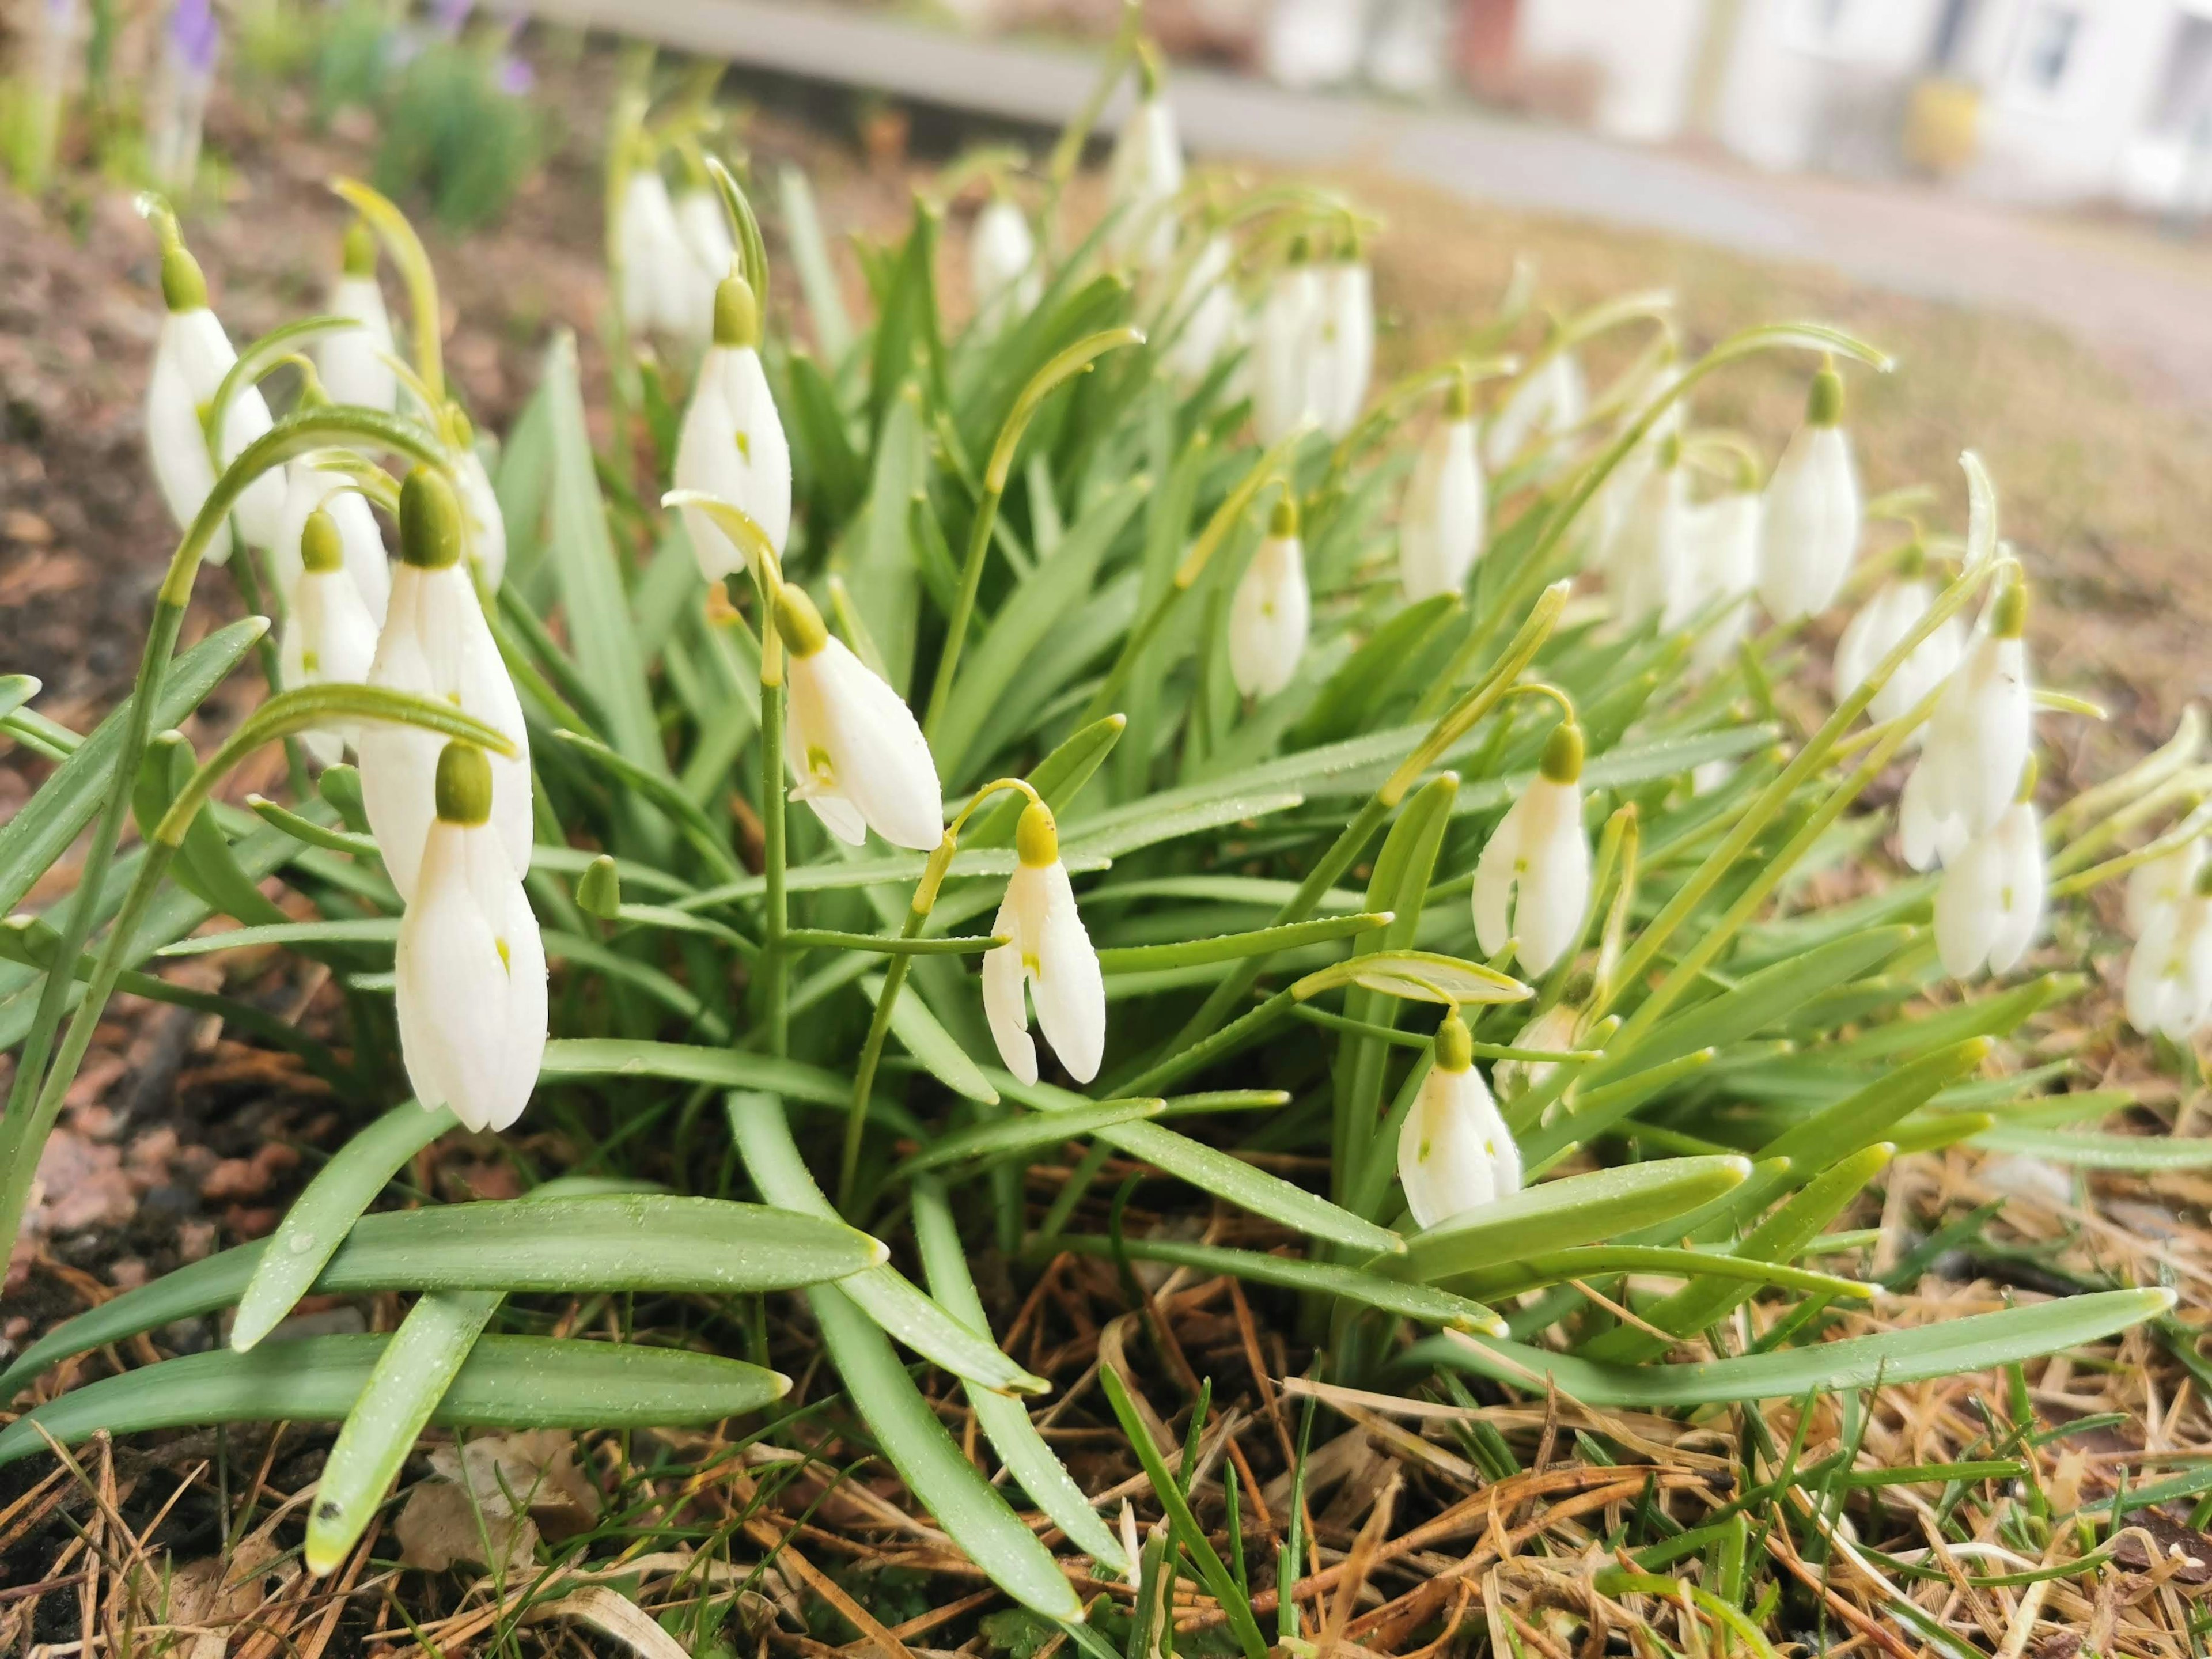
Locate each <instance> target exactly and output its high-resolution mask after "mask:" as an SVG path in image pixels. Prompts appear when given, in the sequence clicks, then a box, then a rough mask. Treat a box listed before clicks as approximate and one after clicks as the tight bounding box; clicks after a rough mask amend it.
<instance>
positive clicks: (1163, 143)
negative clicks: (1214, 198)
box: [1106, 94, 1183, 270]
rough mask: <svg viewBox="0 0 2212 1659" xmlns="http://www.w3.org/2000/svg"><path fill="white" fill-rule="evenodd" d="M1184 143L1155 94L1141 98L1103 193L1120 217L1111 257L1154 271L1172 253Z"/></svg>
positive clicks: (1124, 131) (1111, 243)
mask: <svg viewBox="0 0 2212 1659" xmlns="http://www.w3.org/2000/svg"><path fill="white" fill-rule="evenodd" d="M1182 176H1183V167H1182V137H1181V136H1180V134H1179V133H1178V132H1177V131H1176V118H1175V112H1174V110H1173V109H1171V108H1170V106H1169V105H1168V102H1167V100H1165V99H1164V98H1162V97H1159V96H1158V95H1157V94H1154V95H1152V96H1148V97H1144V98H1140V99H1139V100H1138V101H1137V106H1136V107H1135V108H1134V109H1133V110H1132V111H1130V112H1129V118H1128V119H1127V121H1126V122H1124V123H1123V124H1122V127H1121V131H1120V132H1119V133H1118V134H1116V135H1115V140H1114V155H1113V159H1112V160H1111V161H1109V163H1108V165H1107V172H1106V189H1107V193H1108V197H1109V199H1110V200H1111V201H1112V203H1113V204H1114V206H1115V208H1116V209H1118V210H1120V212H1121V217H1120V218H1119V219H1117V220H1116V221H1115V225H1114V228H1113V230H1112V232H1111V234H1109V238H1108V242H1109V246H1111V247H1112V249H1113V250H1114V252H1116V253H1118V254H1121V255H1124V256H1129V257H1133V258H1135V259H1136V260H1137V261H1138V263H1139V264H1142V265H1144V266H1146V268H1148V269H1150V270H1158V269H1159V268H1160V267H1161V266H1163V265H1164V264H1167V262H1168V260H1169V258H1170V257H1171V256H1172V255H1173V254H1174V252H1175V243H1176V220H1175V214H1174V211H1173V208H1174V204H1175V198H1176V195H1177V193H1178V192H1180V191H1182Z"/></svg>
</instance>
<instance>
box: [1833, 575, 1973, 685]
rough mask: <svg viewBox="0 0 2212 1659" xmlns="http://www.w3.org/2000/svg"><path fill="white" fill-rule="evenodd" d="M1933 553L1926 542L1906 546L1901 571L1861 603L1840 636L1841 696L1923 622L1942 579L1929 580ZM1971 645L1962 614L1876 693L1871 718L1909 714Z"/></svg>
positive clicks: (1837, 669) (1838, 674) (1838, 672)
mask: <svg viewBox="0 0 2212 1659" xmlns="http://www.w3.org/2000/svg"><path fill="white" fill-rule="evenodd" d="M1927 568H1928V556H1927V554H1926V553H1925V552H1924V551H1923V550H1922V548H1921V546H1920V544H1919V543H1917V542H1915V543H1913V544H1911V546H1910V547H1908V548H1906V549H1905V552H1904V554H1903V555H1902V556H1900V557H1899V560H1898V563H1897V569H1896V572H1895V574H1893V575H1891V576H1890V578H1889V579H1888V580H1887V581H1885V582H1883V583H1882V585H1881V586H1880V587H1878V588H1876V589H1875V592H1874V597H1873V598H1872V599H1869V600H1868V601H1867V602H1866V604H1865V605H1863V606H1861V607H1860V609H1859V613H1858V615H1857V616H1856V617H1852V618H1851V620H1850V623H1849V625H1848V626H1846V627H1845V628H1844V636H1843V638H1841V639H1840V640H1838V641H1836V667H1835V689H1836V696H1837V698H1838V701H1840V700H1842V699H1843V698H1844V697H1848V696H1850V694H1851V693H1852V692H1854V691H1856V690H1858V689H1859V687H1861V686H1862V685H1863V684H1866V682H1867V677H1868V676H1869V675H1870V674H1872V673H1873V672H1874V671H1875V669H1876V668H1877V667H1879V666H1880V665H1881V659H1883V658H1884V657H1887V655H1888V654H1889V653H1891V652H1892V651H1893V650H1895V649H1896V648H1897V647H1899V645H1901V644H1903V643H1904V641H1905V635H1908V634H1910V633H1911V632H1912V630H1913V629H1916V628H1917V627H1918V626H1919V625H1920V619H1921V618H1922V617H1924V616H1926V615H1927V614H1928V607H1929V605H1933V604H1935V603H1936V585H1935V584H1934V583H1933V582H1931V581H1929V580H1928V576H1927ZM1965 650H1966V626H1965V624H1964V623H1961V622H1960V620H1959V619H1958V618H1957V617H1951V618H1949V619H1948V620H1947V621H1946V622H1944V623H1942V626H1941V627H1939V628H1937V629H1936V631H1935V632H1934V633H1932V634H1930V635H1929V636H1928V637H1927V638H1926V639H1924V640H1923V641H1921V642H1920V643H1919V645H1918V646H1917V647H1915V648H1914V650H1913V653H1912V654H1911V656H1909V657H1907V658H1906V659H1905V661H1904V663H1903V664H1902V665H1900V666H1899V669H1898V671H1897V672H1896V673H1894V674H1893V675H1891V676H1890V678H1889V684H1887V685H1885V686H1883V687H1882V688H1881V690H1879V691H1877V692H1875V694H1874V701H1873V702H1870V703H1869V704H1868V705H1867V714H1868V717H1869V719H1871V720H1896V719H1897V718H1898V717H1899V716H1900V715H1903V714H1909V713H1910V712H1911V710H1912V708H1913V707H1914V706H1915V705H1916V704H1917V703H1918V702H1919V701H1920V700H1921V698H1923V697H1924V696H1927V695H1928V694H1929V692H1930V691H1932V690H1935V689H1936V687H1937V686H1939V685H1941V684H1942V683H1943V682H1944V681H1945V680H1946V679H1948V678H1950V674H1951V671H1952V670H1953V669H1954V668H1956V667H1957V666H1958V665H1959V658H1960V655H1961V654H1962V653H1964V652H1965Z"/></svg>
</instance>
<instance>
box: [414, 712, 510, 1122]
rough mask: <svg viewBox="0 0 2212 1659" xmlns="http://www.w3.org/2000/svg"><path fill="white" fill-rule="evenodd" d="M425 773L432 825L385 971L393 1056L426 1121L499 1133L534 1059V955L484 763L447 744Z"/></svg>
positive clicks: (470, 748) (472, 752)
mask: <svg viewBox="0 0 2212 1659" xmlns="http://www.w3.org/2000/svg"><path fill="white" fill-rule="evenodd" d="M435 768H436V770H435V781H434V785H433V794H434V805H435V818H434V820H433V822H432V823H431V824H430V826H429V829H428V836H427V837H426V839H425V842H424V845H423V848H422V871H421V875H420V878H419V879H418V880H417V881H416V884H415V890H414V893H413V894H412V896H410V898H409V899H408V902H407V913H406V915H404V916H402V917H401V918H400V921H399V950H398V957H397V958H396V959H395V961H394V963H393V978H394V980H395V981H396V987H395V996H396V1001H397V1005H398V1014H399V1052H400V1056H401V1058H402V1059H403V1060H405V1062H406V1065H407V1081H408V1082H409V1084H410V1085H412V1086H413V1088H414V1091H415V1098H416V1100H418V1101H420V1102H421V1103H422V1107H423V1109H425V1110H426V1111H435V1109H437V1108H439V1107H441V1106H444V1107H447V1108H449V1109H451V1110H452V1112H453V1115H454V1116H455V1117H457V1118H459V1119H460V1121H462V1122H463V1123H465V1124H466V1125H467V1126H468V1127H470V1128H471V1129H477V1130H483V1129H504V1128H506V1127H507V1126H508V1125H509V1124H511V1123H513V1121H515V1119H517V1118H518V1117H520V1116H521V1115H522V1109H523V1108H524V1107H525V1106H526V1105H527V1104H529V1102H530V1094H531V1091H532V1090H533V1089H535V1088H536V1087H537V1086H538V1067H539V1066H540V1065H541V1064H542V1063H543V1061H544V1058H545V1036H546V999H545V943H544V939H542V938H541V937H540V936H539V934H538V918H537V917H536V916H534V915H532V914H531V911H530V901H529V899H528V898H526V896H524V895H523V890H522V878H521V876H520V873H519V872H517V871H516V869H515V867H514V866H513V863H511V862H510V861H509V860H508V858H507V848H506V846H505V838H504V837H503V836H501V834H500V833H499V831H498V829H496V828H495V826H494V825H493V824H492V823H490V821H489V820H490V817H491V815H492V811H493V804H494V800H495V796H496V794H497V790H498V786H497V784H496V783H495V781H494V779H493V763H491V762H490V761H489V760H488V758H487V757H486V756H485V754H484V752H483V750H481V749H478V748H477V747H475V746H474V745H473V744H465V743H450V744H446V745H445V747H444V749H443V750H442V751H441V752H440V753H439V754H438V757H437V760H436V763H435Z"/></svg>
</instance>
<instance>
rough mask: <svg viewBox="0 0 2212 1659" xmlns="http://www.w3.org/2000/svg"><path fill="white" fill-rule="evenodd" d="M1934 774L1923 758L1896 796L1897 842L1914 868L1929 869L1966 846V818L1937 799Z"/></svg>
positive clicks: (1953, 856) (1907, 861) (1951, 858)
mask: <svg viewBox="0 0 2212 1659" xmlns="http://www.w3.org/2000/svg"><path fill="white" fill-rule="evenodd" d="M1941 793H1942V792H1941V791H1940V790H1939V789H1938V788H1937V787H1936V773H1935V772H1934V771H1933V770H1931V769H1929V766H1928V764H1927V762H1926V760H1925V759H1924V758H1923V760H1922V762H1921V763H1920V764H1919V765H1917V766H1916V767H1914V768H1913V769H1912V775H1911V776H1910V777H1908V778H1906V779H1905V790H1904V793H1902V794H1901V795H1899V798H1898V803H1897V835H1898V842H1899V848H1900V850H1901V851H1902V852H1903V854H1904V855H1905V862H1906V863H1907V864H1909V865H1911V866H1912V867H1913V868H1914V869H1916V870H1933V869H1934V868H1935V867H1936V866H1937V865H1938V864H1948V863H1949V862H1950V861H1951V860H1953V859H1954V858H1956V857H1958V855H1959V854H1960V853H1962V852H1964V851H1965V850H1966V841H1967V835H1966V822H1965V820H1964V819H1962V818H1960V817H1959V815H1958V814H1957V813H1955V812H1953V811H1949V810H1948V806H1947V805H1945V803H1944V802H1943V801H1942V800H1941V799H1938V797H1939V795H1941Z"/></svg>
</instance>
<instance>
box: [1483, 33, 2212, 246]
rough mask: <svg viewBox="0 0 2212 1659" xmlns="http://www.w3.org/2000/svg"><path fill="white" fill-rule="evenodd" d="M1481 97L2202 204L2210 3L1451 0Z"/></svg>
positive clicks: (1810, 158) (2210, 170)
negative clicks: (1458, 1) (1459, 2)
mask: <svg viewBox="0 0 2212 1659" xmlns="http://www.w3.org/2000/svg"><path fill="white" fill-rule="evenodd" d="M1459 40H1460V45H1461V54H1462V65H1463V68H1464V69H1465V70H1466V72H1467V75H1468V79H1469V80H1470V82H1472V83H1473V84H1474V87H1475V88H1476V89H1477V90H1478V91H1481V92H1486V93H1488V94H1492V95H1494V96H1502V97H1505V98H1507V99H1509V100H1516V101H1520V102H1522V103H1525V104H1528V105H1530V106H1534V107H1537V108H1540V109H1547V110H1549V111H1550V112H1553V113H1558V114H1566V115H1578V116H1580V117H1582V118H1586V119H1587V120H1589V122H1590V124H1591V125H1595V127H1597V128H1598V129H1599V130H1601V131H1605V132H1607V133H1610V134H1612V135H1613V136H1615V137H1621V138H1626V139H1632V140H1635V141H1638V142H1647V143H1648V142H1657V141H1662V140H1667V139H1672V138H1676V137H1682V136H1685V135H1690V134H1704V135H1706V136H1710V137H1712V138H1715V139H1717V140H1718V141H1719V142H1720V143H1723V144H1725V145H1726V146H1727V147H1728V148H1729V149H1731V150H1734V151H1735V153H1737V154H1738V155H1741V156H1743V157H1745V158H1746V159H1747V160H1748V161H1753V162H1754V163H1755V164H1757V165H1759V166H1760V167H1771V168H1778V169H1781V168H1801V167H1813V168H1819V169H1822V170H1826V171H1832V172H1840V173H1857V174H1869V175H1881V174H1884V173H1896V172H1899V171H1904V170H1907V169H1911V170H1916V171H1919V172H1922V173H1930V174H1934V175H1936V176H1940V177H1943V178H1948V179H1955V180H1956V181H1957V182H1958V183H1959V184H1960V185H1961V186H1962V187H1965V188H1967V189H1971V190H1974V191H1981V192H1984V193H1988V194H1991V195H1996V196H2002V197H2011V198H2015V199H2023V200H2032V201H2039V202H2051V203H2064V202H2082V201H2091V200H2100V199H2117V200H2119V201H2124V202H2126V203H2128V204H2131V205H2134V206H2137V207H2142V208H2146V209H2150V210H2160V211H2170V212H2185V213H2202V212H2203V211H2205V210H2208V209H2209V208H2212V0H1465V3H1464V5H1463V7H1462V15H1461V19H1460V34H1459Z"/></svg>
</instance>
